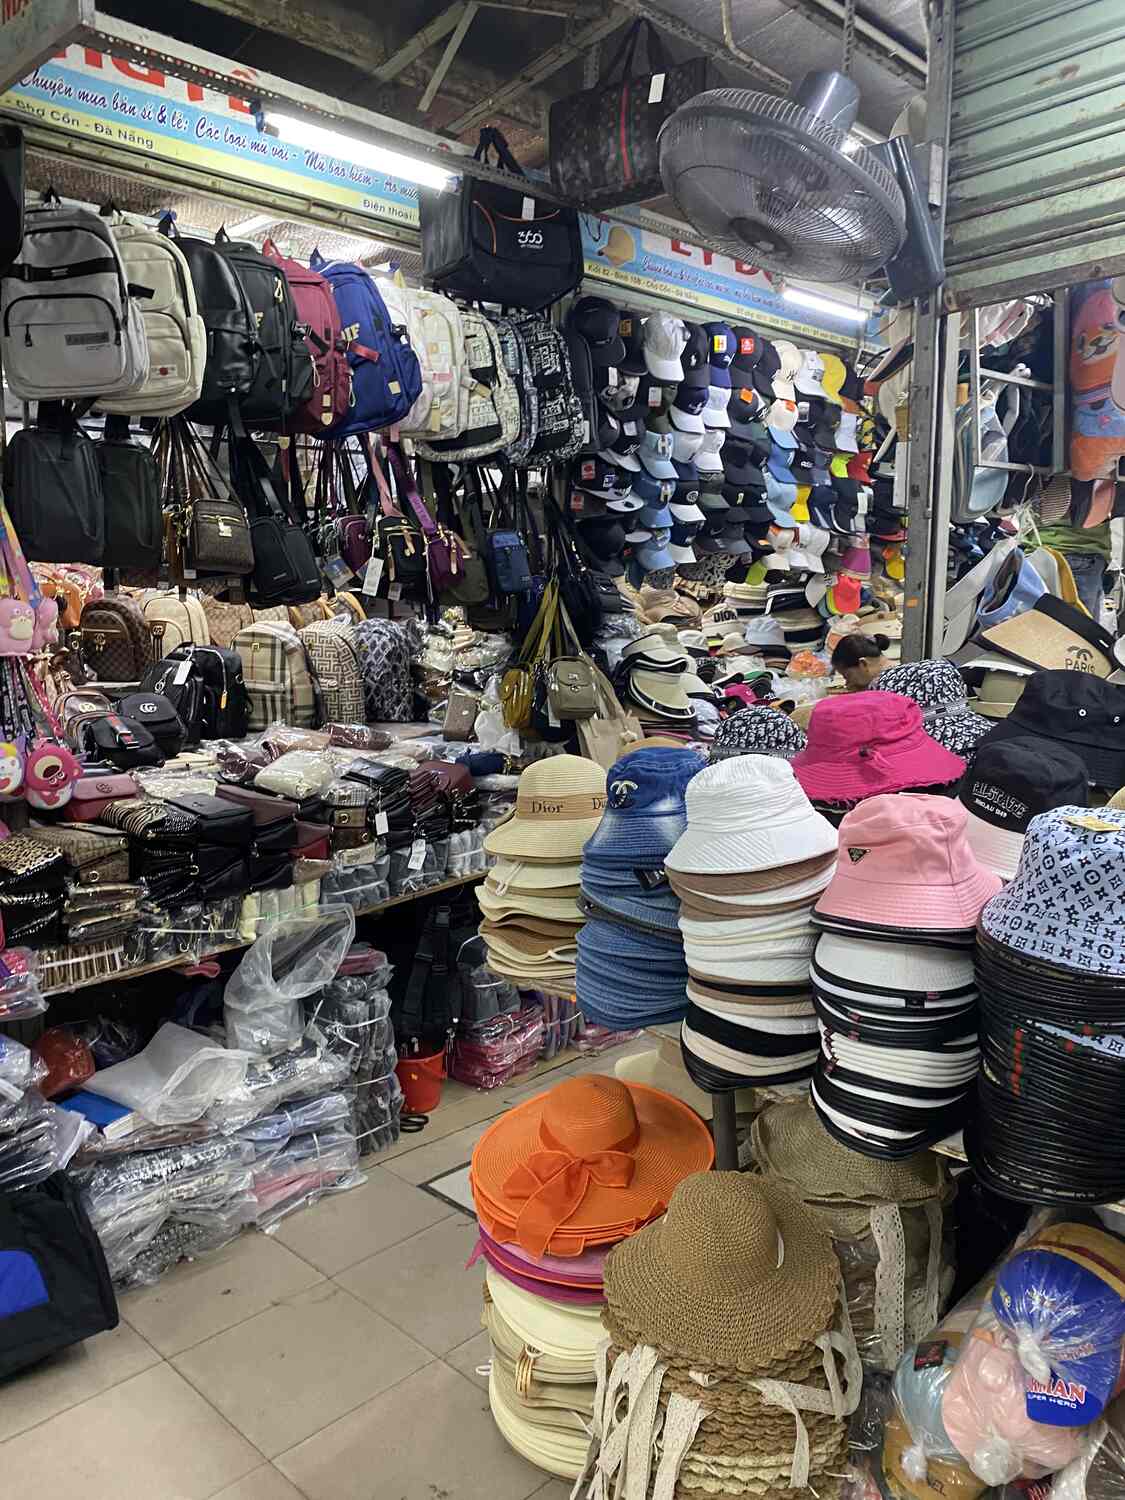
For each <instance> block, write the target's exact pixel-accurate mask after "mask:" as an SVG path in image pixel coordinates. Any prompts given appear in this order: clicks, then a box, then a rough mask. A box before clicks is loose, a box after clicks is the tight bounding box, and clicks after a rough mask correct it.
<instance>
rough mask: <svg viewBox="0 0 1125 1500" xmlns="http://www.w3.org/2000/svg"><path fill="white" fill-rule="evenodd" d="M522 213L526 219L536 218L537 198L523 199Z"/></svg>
mask: <svg viewBox="0 0 1125 1500" xmlns="http://www.w3.org/2000/svg"><path fill="white" fill-rule="evenodd" d="M520 213H521V215H522V216H523V218H525V219H534V217H535V199H534V198H525V199H524V200H523V203H522V205H521V207H520Z"/></svg>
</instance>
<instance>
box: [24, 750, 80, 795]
mask: <svg viewBox="0 0 1125 1500" xmlns="http://www.w3.org/2000/svg"><path fill="white" fill-rule="evenodd" d="M81 774H82V767H81V766H80V765H79V764H78V761H77V760H76V759H75V758H74V756H73V755H72V754H71V753H70V751H69V750H68V749H67V748H66V746H65V745H56V744H54V743H53V742H52V741H51V740H43V741H40V743H38V744H36V745H33V746H32V748H31V750H30V751H29V752H28V757H27V765H26V767H25V768H24V796H25V797H26V798H27V801H28V803H29V804H30V805H31V806H32V807H42V808H49V809H50V808H57V807H63V806H65V804H66V803H68V802H69V801H70V799H71V797H72V796H73V795H74V783H75V782H76V781H77V780H78V778H79V777H80V776H81Z"/></svg>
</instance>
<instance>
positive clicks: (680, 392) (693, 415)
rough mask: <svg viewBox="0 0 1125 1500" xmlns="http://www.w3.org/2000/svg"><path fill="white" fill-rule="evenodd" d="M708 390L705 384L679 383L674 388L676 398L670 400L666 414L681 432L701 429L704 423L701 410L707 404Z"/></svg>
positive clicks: (700, 430)
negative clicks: (669, 406) (670, 403)
mask: <svg viewBox="0 0 1125 1500" xmlns="http://www.w3.org/2000/svg"><path fill="white" fill-rule="evenodd" d="M709 390H710V387H709V386H705V385H704V386H700V385H683V384H681V385H679V386H678V387H677V388H676V399H675V400H674V401H673V402H672V405H671V408H670V410H669V412H668V415H669V416H670V417H671V418H672V423H673V425H674V426H676V427H678V428H679V429H680V431H681V432H702V431H703V428H704V426H705V425H706V424H705V422H704V420H703V410H704V407H705V406H706V405H707V395H708V391H709Z"/></svg>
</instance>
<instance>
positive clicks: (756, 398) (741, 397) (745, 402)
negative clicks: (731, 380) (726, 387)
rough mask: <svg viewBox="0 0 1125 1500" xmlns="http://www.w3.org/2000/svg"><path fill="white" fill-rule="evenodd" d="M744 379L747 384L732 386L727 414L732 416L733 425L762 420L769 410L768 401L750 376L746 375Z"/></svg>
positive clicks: (743, 424)
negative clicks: (756, 388) (760, 393)
mask: <svg viewBox="0 0 1125 1500" xmlns="http://www.w3.org/2000/svg"><path fill="white" fill-rule="evenodd" d="M743 379H744V380H745V381H746V382H747V384H745V385H738V384H737V383H736V384H735V385H734V386H733V387H732V388H731V396H730V402H729V404H728V406H727V416H728V417H729V418H730V421H731V426H732V427H746V426H748V425H749V423H751V422H760V421H761V420H762V419H763V418H764V417H765V415H766V412H767V410H768V407H767V404H766V402H765V401H763V400H762V398H761V396H760V395H759V394H758V392H757V391H756V390H755V389H754V387H753V385H752V384H750V377H749V376H748V375H744V376H743Z"/></svg>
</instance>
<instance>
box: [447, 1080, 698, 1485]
mask: <svg viewBox="0 0 1125 1500" xmlns="http://www.w3.org/2000/svg"><path fill="white" fill-rule="evenodd" d="M713 1160H714V1148H713V1146H712V1144H711V1138H710V1136H709V1134H708V1132H707V1128H706V1126H705V1125H704V1124H703V1122H702V1121H701V1120H700V1119H699V1117H698V1116H697V1115H696V1114H695V1113H694V1112H693V1111H692V1110H691V1109H689V1108H688V1107H687V1106H686V1105H685V1104H682V1103H681V1102H680V1101H679V1100H678V1099H675V1098H673V1097H672V1096H671V1095H670V1094H665V1093H662V1092H661V1091H660V1090H658V1089H650V1088H645V1087H644V1086H643V1085H639V1084H624V1083H621V1082H619V1081H618V1080H617V1079H615V1078H603V1077H601V1076H598V1075H589V1076H585V1077H580V1078H573V1079H568V1080H566V1081H565V1082H564V1083H561V1084H558V1085H557V1086H556V1087H555V1088H553V1089H550V1090H549V1091H548V1092H546V1093H544V1094H539V1095H538V1096H536V1097H535V1098H534V1099H530V1100H528V1101H527V1102H525V1103H523V1104H520V1105H517V1106H516V1107H515V1108H514V1109H511V1110H509V1111H508V1112H507V1113H506V1114H504V1115H501V1117H500V1118H499V1119H498V1120H497V1121H495V1123H494V1124H492V1125H491V1126H490V1127H489V1129H488V1130H486V1131H485V1133H484V1135H482V1136H481V1138H480V1140H479V1141H478V1142H477V1145H476V1148H475V1150H474V1151H473V1159H472V1164H471V1167H470V1183H471V1187H472V1192H473V1202H474V1205H475V1207H476V1210H477V1217H478V1221H479V1224H480V1229H481V1249H482V1252H483V1254H484V1256H485V1258H486V1260H487V1262H488V1272H487V1279H486V1283H485V1313H484V1325H485V1328H486V1329H487V1330H488V1333H489V1338H490V1342H491V1345H492V1367H491V1373H490V1377H489V1400H490V1402H491V1405H492V1411H493V1415H494V1417H495V1419H496V1424H497V1426H498V1427H499V1428H500V1431H501V1432H502V1433H503V1435H504V1437H505V1438H506V1439H507V1441H508V1442H509V1443H510V1444H511V1446H512V1447H513V1448H515V1449H516V1451H517V1452H519V1453H521V1454H523V1456H524V1457H525V1458H527V1459H529V1460H530V1461H531V1462H532V1463H534V1464H538V1465H539V1467H541V1468H544V1469H546V1470H547V1471H548V1472H549V1473H552V1474H558V1475H560V1476H561V1477H565V1478H570V1479H573V1478H575V1477H576V1475H577V1474H578V1473H579V1471H580V1469H581V1467H582V1465H583V1462H584V1461H585V1457H586V1450H587V1442H588V1438H587V1434H588V1432H589V1427H590V1422H591V1419H592V1417H593V1411H594V1392H595V1378H596V1365H597V1351H598V1348H599V1345H601V1344H602V1342H603V1338H604V1335H603V1333H602V1330H601V1326H600V1323H599V1321H598V1317H599V1313H600V1311H601V1307H602V1273H603V1262H604V1259H605V1253H606V1250H607V1248H608V1247H609V1246H611V1245H615V1244H617V1243H618V1242H619V1241H620V1240H622V1239H624V1238H625V1237H626V1236H627V1235H630V1234H632V1233H633V1232H634V1231H635V1230H636V1229H637V1228H638V1227H639V1226H640V1225H642V1224H646V1223H648V1222H649V1220H651V1219H652V1218H653V1217H655V1216H656V1215H657V1214H661V1213H663V1212H664V1209H665V1206H666V1205H667V1203H668V1201H669V1199H670V1198H671V1196H672V1194H673V1192H674V1190H675V1188H676V1186H677V1184H678V1183H679V1182H680V1181H681V1179H683V1178H684V1177H687V1176H689V1175H690V1174H692V1173H697V1172H706V1171H707V1170H708V1168H709V1167H710V1165H711V1163H712V1161H713Z"/></svg>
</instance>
